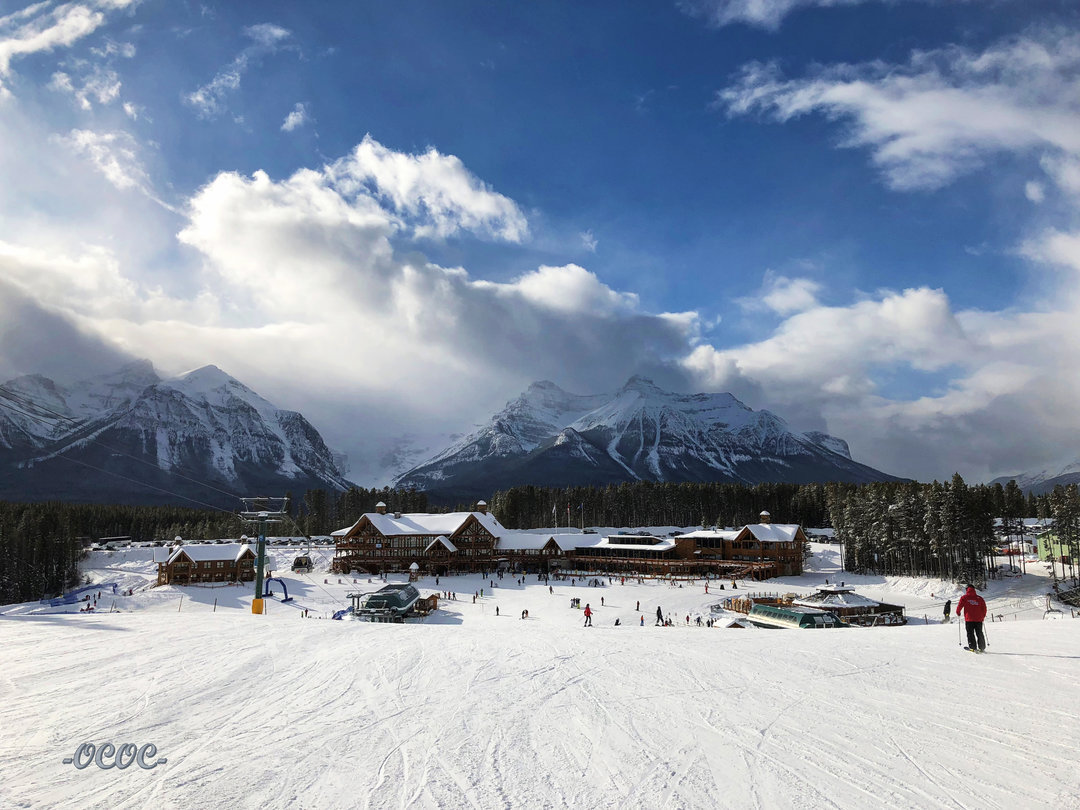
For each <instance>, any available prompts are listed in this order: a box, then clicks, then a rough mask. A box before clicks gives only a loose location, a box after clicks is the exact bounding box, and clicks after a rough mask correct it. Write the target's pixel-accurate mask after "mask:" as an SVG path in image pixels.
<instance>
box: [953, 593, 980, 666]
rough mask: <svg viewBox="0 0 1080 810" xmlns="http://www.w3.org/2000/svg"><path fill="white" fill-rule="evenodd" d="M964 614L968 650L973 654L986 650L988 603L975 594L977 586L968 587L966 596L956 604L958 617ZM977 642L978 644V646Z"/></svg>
mask: <svg viewBox="0 0 1080 810" xmlns="http://www.w3.org/2000/svg"><path fill="white" fill-rule="evenodd" d="M960 611H963V612H964V628H965V629H966V630H967V638H968V645H967V648H968V649H969V650H971V651H972V652H983V651H984V650H986V636H985V635H983V619H985V618H986V602H985V601H983V598H982V597H981V596H979V595H978V594H977V593H975V586H974V585H968V586H967V590H966V591H964V595H963V596H961V597H960V599H959V601H957V603H956V615H957V616H959V615H960ZM976 642H978V644H977V645H976Z"/></svg>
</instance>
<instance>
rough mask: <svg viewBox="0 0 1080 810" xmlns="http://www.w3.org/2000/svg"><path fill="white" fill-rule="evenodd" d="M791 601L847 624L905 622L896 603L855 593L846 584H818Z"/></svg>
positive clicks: (885, 624) (867, 625)
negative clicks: (806, 593) (825, 613)
mask: <svg viewBox="0 0 1080 810" xmlns="http://www.w3.org/2000/svg"><path fill="white" fill-rule="evenodd" d="M792 604H794V605H798V606H801V607H807V608H818V609H820V610H827V611H829V612H830V613H834V614H836V615H837V616H839V617H840V618H841V619H843V620H844V621H845V622H847V623H848V624H857V625H860V626H862V627H879V626H881V627H885V626H889V625H900V624H907V617H906V616H904V608H903V607H902V606H900V605H888V604H885V603H884V602H878V601H876V600H874V599H871V598H870V597H868V596H861V595H859V594H857V593H855V589H854V588H853V587H851V586H850V585H844V584H843V583H841V584H840V585H822V586H820V587H819V588H818V589H817V592H816V593H813V594H810V595H809V596H799V597H796V598H795V599H794V600H793V601H792Z"/></svg>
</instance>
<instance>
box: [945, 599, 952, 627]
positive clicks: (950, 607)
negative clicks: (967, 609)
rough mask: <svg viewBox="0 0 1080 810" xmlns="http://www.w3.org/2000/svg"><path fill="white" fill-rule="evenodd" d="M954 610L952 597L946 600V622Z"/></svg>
mask: <svg viewBox="0 0 1080 810" xmlns="http://www.w3.org/2000/svg"><path fill="white" fill-rule="evenodd" d="M951 610H952V599H946V600H945V622H946V623H948V621H949V612H950V611H951Z"/></svg>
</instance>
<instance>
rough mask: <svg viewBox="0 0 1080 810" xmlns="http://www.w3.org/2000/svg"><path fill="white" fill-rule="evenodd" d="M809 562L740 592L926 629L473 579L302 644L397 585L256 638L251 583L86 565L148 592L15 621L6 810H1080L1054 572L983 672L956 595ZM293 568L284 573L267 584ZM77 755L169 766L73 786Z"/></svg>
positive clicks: (320, 587)
mask: <svg viewBox="0 0 1080 810" xmlns="http://www.w3.org/2000/svg"><path fill="white" fill-rule="evenodd" d="M814 548H815V552H816V553H815V557H814V559H813V560H812V561H811V565H810V566H809V570H808V572H807V573H806V574H805V575H804V576H802V577H798V578H789V579H784V580H772V581H769V582H767V583H759V584H757V585H755V584H753V583H739V584H740V592H742V591H745V590H754V589H757V590H770V591H780V592H789V591H797V592H805V591H809V590H811V589H812V587H813V586H814V585H815V584H817V583H820V582H823V581H824V580H825V579H826V578H828V579H829V580H830V582H831V581H835V579H844V580H845V581H846V582H848V584H855V585H856V586H857V587H858V590H859V592H860V593H864V594H866V595H868V596H871V597H874V598H883V599H885V600H886V601H890V602H899V603H902V604H905V605H906V606H907V607H908V609H909V611H910V613H911V614H912V615H913V616H918V617H919V618H920V619H921V616H922V615H923V613H925V614H926V615H927V616H928V617H929V618H930V620H931V622H930V623H929V624H926V625H924V624H922V623H921V621H920V622H919V623H915V624H912V625H909V626H907V627H902V628H880V629H850V630H839V631H831V632H821V633H818V632H800V631H783V630H780V631H775V632H773V631H767V630H757V629H748V630H734V629H733V630H721V629H707V628H702V627H698V626H697V625H696V624H694V623H692V624H691V625H689V626H687V625H686V623H685V618H686V616H690V617H691V619H693V617H695V616H696V615H699V614H700V615H702V616H709V615H715V614H712V613H710V608H711V606H712V605H714V604H716V603H717V602H718V601H719V599H720V598H722V596H724V595H728V593H729V592H730V582H728V583H727V588H726V589H725V591H723V592H719V591H718V590H717V589H716V585H717V583H714V584H713V587H710V593H709V594H705V592H704V587H703V585H702V583H700V581H699V582H696V583H684V584H683V587H682V588H679V587H677V586H676V587H673V586H671V585H669V584H666V583H655V582H646V583H636V582H632V583H631V582H628V583H627V584H626V585H621V584H619V583H618V581H616V582H615V583H614V584H612V585H611V586H607V587H603V588H599V587H587V586H585V585H583V584H582V583H581V582H578V583H577V584H576V585H571V584H570V583H569V582H553V583H552V589H553V591H554V592H553V593H549V591H548V587H547V585H545V584H541V583H538V582H537V581H536V580H535V578H529V579H528V580H527V581H526V582H525V583H524V584H519V583H518V582H517V581H516V580H515V579H514V578H512V577H507V578H504V579H503V580H501V581H500V580H497V579H496V580H495V581H496V583H497V587H495V588H494V589H492V588H491V581H490V579H489V580H485V581H483V582H481V580H480V578H479V577H476V576H471V577H466V576H461V577H448V578H442V579H440V582H439V584H438V585H436V584H435V582H434V580H423V581H421V582H420V583H418V584H419V586H420V590H421V592H422V593H424V594H427V593H431V592H443V591H447V590H454V591H456V592H457V594H458V599H457V601H449V602H443V603H442V604H441V608H442V609H441V610H440V611H439V613H438V614H436V615H435V616H433V617H431V618H429V619H428V620H427V621H426V622H424V623H416V624H405V625H379V624H366V623H362V622H337V621H330V620H316V619H314V618H309V619H303V618H301V612H302V610H303V609H304V608H307V609H308V610H309V611H310V615H311V616H313V617H314V616H323V615H329V613H330V612H331V611H332V610H334V609H336V608H340V607H342V606H344V604H345V603H346V600H345V596H344V595H345V594H346V593H347V592H350V591H354V590H361V591H366V590H374V589H376V588H378V587H380V586H381V585H382V584H383V583H382V582H380V581H377V580H376V581H373V582H368V580H367V577H362V578H359V579H358V581H357V582H356V584H354V583H353V580H352V578H344V577H342V578H339V577H337V576H333V575H329V574H327V573H325V572H323V573H314V574H311V575H292V574H290V573H286V574H285V575H284V579H285V581H286V584H287V585H288V588H289V593H290V595H294V596H295V597H296V600H295V601H294V602H291V603H288V604H282V603H281V602H280V601H277V600H274V601H273V602H272V603H271V605H270V609H269V612H268V613H267V614H266V615H265V616H253V615H251V613H250V602H251V590H252V588H251V586H250V585H247V586H244V587H243V588H240V587H236V586H219V587H214V588H211V587H198V586H191V587H186V588H173V587H162V588H151V587H149V586H150V585H151V584H152V583H153V581H154V579H153V573H154V566H153V563H152V551H151V550H149V549H146V550H143V549H132V550H123V551H114V552H111V553H109V552H95V553H94V554H93V555H91V558H90V559H89V560H88V561H87V563H88V565H87V573H88V574H89V576H90V577H91V578H92V579H93V580H95V581H97V582H101V583H111V582H116V583H117V586H118V587H117V590H118V592H121V593H122V592H123V591H125V590H126V589H128V588H133V589H134V595H133V596H130V597H126V596H116V597H113V595H112V593H111V590H112V589H111V587H109V586H104V587H103V588H102V595H101V599H100V600H99V601H98V609H99V611H101V610H103V609H104V610H105V611H108V610H109V608H114V609H115V611H116V612H111V613H110V612H96V613H93V614H88V613H78V612H74V613H72V612H67V613H60V612H58V610H59V609H57V608H46V607H43V606H40V605H37V604H28V605H21V606H7V607H4V608H0V614H2V615H0V644H2V647H0V648H2V649H3V650H4V665H3V668H2V669H0V728H2V729H3V730H4V733H3V735H0V763H3V769H2V771H3V779H2V780H0V807H4V808H6V807H41V808H45V807H49V808H52V807H71V808H87V807H176V808H188V807H219V806H230V807H238V808H239V807H252V808H254V807H310V808H336V807H371V808H385V807H406V806H409V807H413V806H418V807H466V806H467V807H476V808H488V807H515V808H516V807H575V808H586V807H587V808H593V807H648V808H662V807H732V808H748V807H758V808H785V807H792V808H796V807H797V808H816V807H844V808H849V807H850V808H868V807H888V808H927V807H951V808H993V807H997V808H1020V807H1023V808H1041V807H1047V808H1049V807H1065V808H1068V807H1073V808H1076V807H1078V806H1080V801H1078V799H1077V797H1078V796H1080V771H1078V769H1076V768H1075V767H1074V761H1075V759H1076V752H1077V750H1080V728H1077V725H1076V722H1075V717H1076V715H1077V713H1078V711H1080V697H1078V696H1077V693H1076V688H1075V684H1076V682H1077V679H1078V676H1080V621H1072V620H1065V621H1041V618H1042V608H1041V607H1039V608H1038V609H1036V607H1035V602H1036V600H1037V599H1042V598H1043V597H1042V596H1041V595H1042V594H1045V592H1046V590H1047V587H1046V586H1047V581H1046V578H1045V575H1044V574H1042V573H1032V574H1029V575H1028V576H1026V577H1023V578H1016V579H1008V580H1003V581H996V582H993V583H991V586H990V588H989V589H988V601H989V603H990V605H991V609H992V611H993V612H995V613H1001V614H1002V615H1003V616H1004V615H1005V614H1006V612H1007V611H1006V608H1008V609H1009V610H1010V611H1013V612H1012V613H1010V614H1009V615H1008V616H1007V617H1006V620H1005V621H1002V622H995V623H991V624H988V625H987V631H988V637H989V643H990V653H991V654H990V655H985V656H976V655H972V654H970V653H966V652H963V651H962V650H961V649H960V647H959V643H958V638H959V637H958V631H959V629H960V626H959V625H943V624H940V623H939V621H938V620H939V619H940V616H941V605H942V603H943V600H944V599H945V598H952V599H953V601H954V604H955V599H956V596H957V595H958V591H957V589H956V588H955V587H953V586H951V585H947V584H945V583H934V582H930V581H927V580H916V579H896V580H893V579H889V580H886V579H884V578H875V577H863V578H858V577H854V576H851V575H848V574H840V573H839V572H838V571H837V570H836V567H835V562H836V559H835V556H834V555H835V554H836V552H837V549H836V547H834V546H828V545H825V546H815V547H814ZM297 553H299V550H298V549H296V548H284V549H281V548H279V549H273V550H272V552H271V554H272V557H273V559H274V565H275V566H276V568H275V573H277V572H278V571H282V572H285V571H287V568H288V563H289V562H290V561H291V559H292V557H293V556H294V555H296V554H297ZM315 556H316V558H317V561H318V560H319V559H320V558H321V559H322V560H323V561H324V562H328V561H329V556H330V551H329V550H328V549H326V550H321V551H320V550H316V552H315ZM1036 568H1038V569H1040V570H1041V566H1039V565H1035V566H1032V567H1031V569H1032V570H1034V569H1036ZM834 578H835V579H834ZM339 579H341V582H340V583H339V582H338V580H339ZM391 581H395V579H394V578H391ZM396 581H400V579H398V580H396ZM480 587H484V589H485V595H484V596H483V597H482V598H479V599H477V600H476V602H475V603H474V601H473V593H474V592H476V591H478V590H479V588H480ZM278 596H280V593H279V594H278ZM181 597H182V599H181ZM571 597H579V598H581V600H582V604H583V605H584V604H585V603H586V602H588V603H589V604H590V605H591V606H592V608H593V609H594V610H595V611H596V616H595V618H594V622H595V625H596V626H595V627H594V628H592V629H584V628H582V627H581V624H582V622H583V617H582V614H581V611H579V610H574V609H571V608H570V607H569V604H570V598H571ZM601 598H602V599H603V604H602V605H601ZM215 600H216V601H217V606H216V612H215V608H214V602H215ZM114 602H115V605H114ZM638 603H640V607H638ZM1018 604H1019V605H1022V606H1023V607H1021V608H1016V607H1015V606H1016V605H1018ZM1039 604H1040V605H1041V604H1042V603H1041V602H1040V603H1039ZM658 605H659V606H661V607H662V608H663V610H664V612H665V613H671V614H672V615H674V616H677V617H678V622H677V624H676V626H674V627H667V628H660V627H655V626H654V621H655V620H654V616H655V611H656V607H657V606H658ZM496 608H498V613H499V615H498V616H497V615H496ZM526 609H527V610H528V611H529V619H528V620H522V619H521V618H520V615H521V611H522V610H526ZM68 610H69V611H70V610H71V609H70V608H69V609H68ZM641 616H644V618H645V626H644V627H642V626H640V619H639V617H641ZM1066 616H1068V613H1066ZM616 618H618V619H620V626H618V627H616V626H614V621H615V619H616ZM1028 619H1031V620H1028ZM1035 619H1039V620H1035ZM83 742H94V743H97V744H102V743H106V742H112V743H114V744H116V745H119V744H120V743H124V742H134V743H136V744H140V745H142V744H144V743H153V744H154V745H156V746H157V748H158V752H159V753H158V756H159V757H163V758H166V759H167V760H168V762H167V763H166V764H163V765H159V766H157V767H156V768H154V769H152V770H143V769H140V768H138V767H131V768H128V769H126V770H123V771H118V770H116V769H113V770H100V769H99V768H97V767H96V766H94V765H91V766H90V767H88V768H86V769H84V770H78V769H76V768H74V767H73V765H65V764H63V763H62V760H63V759H64V758H69V757H72V756H73V755H74V753H75V749H76V747H77V746H78V745H79V744H80V743H83Z"/></svg>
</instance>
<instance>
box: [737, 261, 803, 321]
mask: <svg viewBox="0 0 1080 810" xmlns="http://www.w3.org/2000/svg"><path fill="white" fill-rule="evenodd" d="M820 292H821V285H820V284H819V283H818V282H816V281H812V280H811V279H808V278H788V277H787V276H783V275H779V274H777V273H774V272H773V271H771V270H768V271H766V273H765V278H764V281H763V283H762V285H761V292H760V293H759V294H758V296H757V297H755V298H743V299H739V301H738V302H737V303H738V304H739V305H740V306H742V307H743V308H744V309H747V310H749V311H755V310H762V309H768V310H771V311H773V312H775V313H777V314H778V315H791V314H792V313H795V312H802V311H803V310H807V309H811V308H813V307H815V306H817V303H818V300H817V296H818V293H820Z"/></svg>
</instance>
